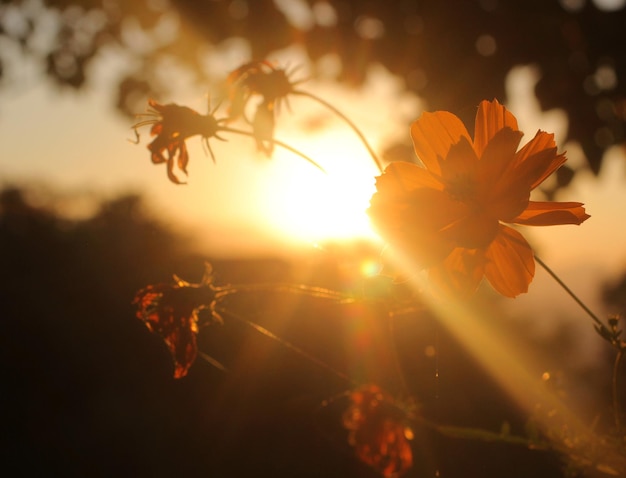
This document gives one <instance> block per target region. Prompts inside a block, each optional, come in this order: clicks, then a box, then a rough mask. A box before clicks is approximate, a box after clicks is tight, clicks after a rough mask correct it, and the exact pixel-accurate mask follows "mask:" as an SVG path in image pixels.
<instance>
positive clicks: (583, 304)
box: [535, 255, 605, 327]
mask: <svg viewBox="0 0 626 478" xmlns="http://www.w3.org/2000/svg"><path fill="white" fill-rule="evenodd" d="M535 260H536V261H537V262H538V263H539V265H540V266H541V267H543V268H544V269H545V271H546V272H547V273H548V274H550V276H551V277H552V278H553V279H554V280H555V281H556V282H557V284H559V285H560V286H561V287H562V288H563V290H564V291H565V292H567V293H568V294H569V296H570V297H571V298H572V299H574V301H575V302H576V303H577V304H578V305H579V306H580V308H581V309H583V310H584V311H585V312H586V313H587V315H588V316H589V317H591V318H592V319H593V321H594V322H595V323H596V324H598V325H599V326H600V327H605V325H604V324H603V323H602V321H601V320H600V319H599V318H598V316H597V315H596V314H594V313H593V312H592V311H591V309H590V308H589V307H587V306H586V305H585V303H584V302H583V301H582V300H580V299H579V298H578V296H577V295H576V294H575V293H574V292H573V291H572V289H570V288H569V287H568V286H567V285H566V284H565V282H563V281H562V280H561V278H560V277H559V276H557V275H556V273H555V272H554V271H553V270H552V269H550V268H549V267H548V266H547V264H546V263H545V262H543V261H542V260H541V259H539V257H537V256H536V255H535Z"/></svg>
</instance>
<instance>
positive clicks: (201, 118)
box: [133, 99, 225, 184]
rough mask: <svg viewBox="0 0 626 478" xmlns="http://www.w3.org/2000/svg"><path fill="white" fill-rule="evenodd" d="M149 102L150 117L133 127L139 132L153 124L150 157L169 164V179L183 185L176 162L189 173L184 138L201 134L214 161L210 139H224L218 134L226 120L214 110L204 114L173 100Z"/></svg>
mask: <svg viewBox="0 0 626 478" xmlns="http://www.w3.org/2000/svg"><path fill="white" fill-rule="evenodd" d="M148 104H149V105H150V108H151V110H150V112H149V113H147V114H146V115H144V116H149V117H150V118H149V119H147V120H145V121H141V122H139V123H137V124H136V125H135V126H133V128H135V131H136V130H137V128H139V127H141V126H144V125H149V124H151V125H152V129H151V130H150V134H151V135H152V136H156V138H155V139H154V141H152V143H150V144H149V145H148V149H149V150H150V152H151V153H152V155H151V159H152V162H153V163H154V164H160V163H167V177H168V178H169V179H170V181H172V182H173V183H175V184H184V182H182V181H181V180H180V179H178V177H176V175H175V174H174V161H176V165H177V166H178V169H180V170H181V171H182V172H183V173H185V174H187V164H188V163H189V153H188V152H187V145H186V144H185V140H186V139H187V138H189V137H191V136H195V135H201V136H202V138H203V140H204V142H205V145H206V147H207V149H208V150H209V153H210V154H211V159H213V162H215V156H214V155H213V151H212V150H211V146H210V145H209V138H210V137H215V138H217V139H220V140H223V138H221V137H220V136H218V134H217V133H218V132H219V131H220V126H221V123H222V122H224V121H225V120H224V119H221V120H217V119H215V117H214V116H213V112H210V113H209V114H207V115H201V114H200V113H198V112H197V111H194V110H192V109H191V108H188V107H186V106H179V105H177V104H174V103H170V104H167V105H161V104H159V103H157V102H156V101H154V100H152V99H151V100H148ZM137 137H138V138H139V135H138V134H137ZM165 153H167V154H165Z"/></svg>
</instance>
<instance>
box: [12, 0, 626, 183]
mask: <svg viewBox="0 0 626 478" xmlns="http://www.w3.org/2000/svg"><path fill="white" fill-rule="evenodd" d="M294 12H296V13H294ZM298 12H299V16H298V14H297V13H298ZM174 18H178V19H179V20H180V21H179V22H178V23H177V24H176V25H177V27H176V28H173V29H170V33H172V32H173V34H166V33H164V31H166V30H167V25H166V24H167V22H168V21H171V20H173V19H174ZM294 18H295V20H294ZM51 19H53V20H51ZM0 20H1V21H0V34H1V38H0V40H2V42H4V44H5V45H9V44H10V45H13V46H14V47H15V46H17V48H16V49H17V50H18V51H19V53H18V55H17V59H16V58H15V55H13V56H11V55H10V54H0V64H1V65H2V68H1V69H0V71H1V72H2V75H3V78H4V81H5V82H7V83H10V82H11V78H12V70H13V68H14V67H15V66H16V62H19V58H20V56H26V57H28V58H34V59H35V60H36V61H37V62H39V63H41V64H42V65H43V66H44V68H42V70H45V71H46V74H47V75H48V77H49V78H51V79H53V80H54V81H55V82H57V83H59V84H61V85H65V86H68V87H72V88H80V87H82V86H83V85H84V84H85V83H86V81H87V79H88V76H89V74H90V72H89V66H90V64H91V62H92V61H93V59H94V58H95V57H96V56H97V54H98V53H99V52H100V50H102V49H103V48H105V47H114V48H116V49H118V50H119V51H122V52H123V53H125V54H126V55H127V56H128V58H130V59H131V61H129V65H132V67H130V68H129V70H128V74H127V75H126V76H125V77H123V78H119V96H118V98H117V99H116V102H117V107H118V108H119V109H120V110H121V111H123V112H124V113H126V114H132V113H135V112H136V111H138V110H139V111H140V110H141V109H143V101H145V96H146V94H147V93H151V94H156V95H157V96H158V94H162V93H164V92H167V89H168V88H169V87H170V83H171V81H169V80H171V78H170V79H169V80H168V79H167V78H163V75H159V74H158V70H159V68H160V65H163V63H164V62H172V61H173V62H175V63H176V64H177V65H181V66H185V67H187V68H188V69H189V71H191V72H193V73H194V75H195V76H196V78H197V79H198V80H199V81H201V82H204V83H207V81H212V80H214V79H215V78H216V77H219V78H223V76H224V75H225V74H226V73H227V72H222V71H219V72H216V71H207V67H206V66H205V62H204V60H205V59H206V58H205V57H206V55H207V52H208V51H211V49H216V48H218V46H219V45H221V44H223V42H224V41H225V40H228V39H233V38H237V39H241V40H244V41H245V42H246V43H247V44H248V45H249V49H250V54H251V57H252V58H253V59H262V58H266V57H270V58H271V55H272V52H274V51H276V50H279V49H282V48H284V47H287V46H289V45H292V44H299V45H302V46H303V47H304V49H305V50H306V52H307V53H308V55H309V57H310V59H311V60H313V61H314V62H315V61H316V60H319V59H320V58H322V57H324V56H326V55H329V54H332V55H336V57H337V58H339V59H340V71H339V73H338V75H337V77H336V79H337V81H341V82H346V83H349V84H354V85H358V84H359V83H361V82H362V81H363V80H364V78H365V75H366V72H367V69H368V67H369V65H371V64H373V63H380V64H382V65H384V66H385V67H386V68H388V69H389V70H390V71H391V72H393V73H394V74H396V75H398V76H400V77H401V78H404V80H405V85H406V88H407V89H409V90H411V91H414V92H416V93H417V94H419V95H420V96H421V97H423V98H424V99H425V100H426V101H427V103H428V108H429V109H431V110H438V109H443V110H448V111H452V112H454V113H455V114H457V115H459V116H460V117H461V119H462V120H463V121H464V122H466V123H469V124H471V121H472V120H473V117H474V113H475V108H476V105H477V104H478V103H479V102H480V100H483V99H492V98H494V97H495V98H499V99H501V100H504V99H505V89H504V80H505V78H506V75H507V74H508V73H509V71H510V70H511V68H513V67H515V66H516V65H528V64H531V65H535V66H536V67H538V69H539V71H540V73H541V79H540V80H539V82H538V84H537V85H536V93H537V95H538V98H539V100H540V102H541V105H542V107H543V108H545V109H550V108H556V107H558V108H562V109H564V110H565V111H566V112H567V114H568V116H569V121H570V123H569V138H570V139H573V140H576V141H578V142H579V143H580V144H581V145H582V148H583V150H584V152H585V154H586V157H587V160H588V164H589V166H590V168H591V169H592V170H593V171H594V172H596V173H597V172H598V170H599V168H600V166H601V162H602V153H603V151H604V150H605V149H606V148H607V147H609V146H611V145H614V144H622V143H623V142H624V140H625V136H624V135H625V132H624V122H625V120H626V81H625V79H626V57H625V56H624V54H623V51H622V49H623V45H624V42H625V40H626V28H624V25H625V24H626V9H624V8H621V9H618V10H617V11H602V10H600V9H598V8H597V7H596V4H595V3H594V2H592V1H589V0H578V1H574V0H507V1H501V0H500V1H499V0H467V1H466V0H451V1H445V2H442V1H439V0H420V1H417V0H397V1H394V2H389V1H387V0H367V1H365V0H282V1H272V0H254V1H247V0H205V1H200V2H198V1H193V0H169V2H168V1H167V0H133V1H128V2H126V1H120V0H102V1H98V0H82V1H69V0H22V1H17V0H16V1H3V2H2V3H1V5H0ZM170 26H171V24H170ZM14 49H15V48H14ZM14 49H11V51H13V50H14ZM8 50H9V49H7V51H8ZM242 60H244V59H242ZM314 70H315V64H314ZM314 73H315V71H314ZM140 101H141V103H140ZM138 108H139V109H138ZM571 173H572V172H571V170H568V169H567V168H566V169H564V172H563V173H562V174H561V176H560V177H559V180H560V184H561V185H564V184H567V182H568V181H569V180H570V179H571Z"/></svg>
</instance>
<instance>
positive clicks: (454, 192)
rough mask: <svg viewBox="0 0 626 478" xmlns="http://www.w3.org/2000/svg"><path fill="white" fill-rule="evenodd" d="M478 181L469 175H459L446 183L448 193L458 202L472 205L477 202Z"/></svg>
mask: <svg viewBox="0 0 626 478" xmlns="http://www.w3.org/2000/svg"><path fill="white" fill-rule="evenodd" d="M476 189H477V188H476V181H474V180H473V179H472V177H471V176H470V175H469V174H457V175H456V176H454V177H453V178H451V179H449V180H448V181H446V192H447V193H448V194H449V195H450V197H451V198H452V199H454V200H456V201H460V202H464V203H472V202H475V201H476V196H477V190H476Z"/></svg>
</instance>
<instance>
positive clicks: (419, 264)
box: [367, 188, 467, 269]
mask: <svg viewBox="0 0 626 478" xmlns="http://www.w3.org/2000/svg"><path fill="white" fill-rule="evenodd" d="M395 193H396V194H395V195H392V194H387V193H384V192H380V191H379V192H377V193H375V194H374V195H373V196H372V199H371V201H370V208H369V209H368V210H367V213H368V214H369V216H370V218H371V220H372V224H373V225H374V227H375V228H376V229H377V230H378V231H379V233H380V234H381V235H382V236H383V237H385V239H386V240H387V241H388V242H389V243H390V244H391V245H392V246H394V247H395V248H397V252H398V254H400V255H405V256H406V257H407V258H408V259H410V260H411V261H412V262H414V266H415V267H416V268H418V269H420V268H425V267H429V266H431V265H432V264H434V263H436V262H438V261H441V260H443V258H445V257H446V256H447V255H448V254H449V253H450V251H452V249H453V248H454V247H455V245H454V244H453V243H452V242H451V241H450V240H449V239H448V238H447V235H446V233H444V232H442V231H444V230H445V228H446V227H447V226H449V225H450V224H453V223H455V222H458V221H459V220H460V219H461V218H462V217H463V216H464V215H465V214H466V209H467V207H466V206H465V205H464V204H463V203H461V202H459V201H454V200H453V199H452V198H450V196H449V195H448V194H447V193H445V192H443V191H439V190H436V189H432V188H419V189H415V190H413V191H410V192H408V193H404V194H397V192H395Z"/></svg>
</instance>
